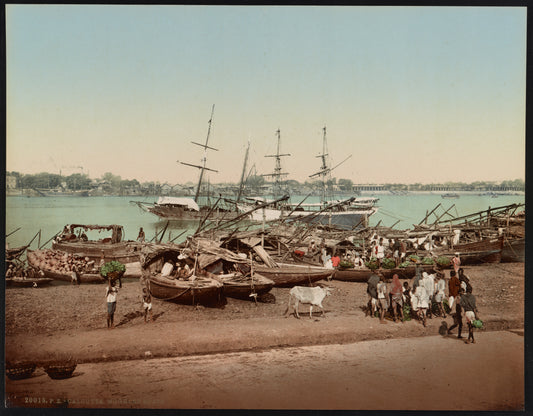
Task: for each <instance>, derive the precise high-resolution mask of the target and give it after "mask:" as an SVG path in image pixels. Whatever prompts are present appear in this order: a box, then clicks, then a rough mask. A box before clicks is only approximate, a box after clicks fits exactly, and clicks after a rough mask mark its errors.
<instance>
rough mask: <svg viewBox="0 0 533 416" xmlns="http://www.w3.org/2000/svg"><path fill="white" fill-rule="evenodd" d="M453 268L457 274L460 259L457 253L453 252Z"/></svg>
mask: <svg viewBox="0 0 533 416" xmlns="http://www.w3.org/2000/svg"><path fill="white" fill-rule="evenodd" d="M452 264H453V270H454V272H455V273H456V274H457V273H459V267H461V259H460V258H459V253H455V256H453V258H452Z"/></svg>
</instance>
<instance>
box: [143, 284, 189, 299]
mask: <svg viewBox="0 0 533 416" xmlns="http://www.w3.org/2000/svg"><path fill="white" fill-rule="evenodd" d="M191 289H192V288H190V287H188V288H187V289H185V290H184V291H183V292H181V293H179V294H178V295H176V296H171V297H169V298H158V297H156V296H154V295H153V293H152V287H151V282H150V279H148V291H149V292H150V295H152V296H154V297H155V298H156V299H160V300H171V299H177V298H179V297H180V296H182V295H184V294H185V293H187V292H188V291H189V290H191ZM193 296H194V294H193ZM193 302H194V297H193Z"/></svg>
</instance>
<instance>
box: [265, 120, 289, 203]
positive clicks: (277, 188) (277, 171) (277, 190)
mask: <svg viewBox="0 0 533 416" xmlns="http://www.w3.org/2000/svg"><path fill="white" fill-rule="evenodd" d="M276 134H277V136H278V145H277V150H276V154H275V155H265V157H275V158H276V165H275V168H274V173H266V174H264V175H262V176H272V177H273V178H274V190H273V194H274V195H273V197H274V199H277V198H279V197H280V195H281V193H282V192H281V184H282V181H281V177H282V176H286V175H288V173H286V172H282V169H281V157H282V156H290V153H280V143H281V133H280V130H279V129H277V130H276Z"/></svg>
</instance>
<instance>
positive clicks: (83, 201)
mask: <svg viewBox="0 0 533 416" xmlns="http://www.w3.org/2000/svg"><path fill="white" fill-rule="evenodd" d="M364 196H375V197H377V198H379V201H378V207H379V210H378V212H377V213H376V214H374V215H373V216H372V217H371V218H370V225H376V224H378V222H379V221H381V223H380V225H384V226H392V225H393V224H395V223H396V222H397V221H398V220H399V221H400V222H398V223H397V224H396V225H395V226H394V228H396V229H406V228H411V227H412V225H413V224H418V223H419V222H420V221H422V219H423V218H424V217H425V216H426V213H427V212H430V211H431V210H432V209H433V208H435V207H436V206H437V205H438V204H441V205H440V206H439V207H438V209H437V210H435V213H434V214H432V215H431V216H430V217H429V221H428V223H432V222H433V221H435V219H436V216H440V215H443V214H444V212H445V211H446V210H448V209H449V208H451V209H450V210H449V213H450V214H452V215H453V216H462V215H467V214H471V213H474V212H477V211H482V210H486V209H487V208H489V207H492V208H495V207H500V206H505V205H508V204H513V203H524V202H525V197H524V195H500V196H498V197H497V198H492V197H491V196H486V195H484V196H480V195H478V194H475V193H472V194H461V195H460V198H457V199H443V198H442V197H441V195H440V194H432V193H420V194H408V195H392V194H376V195H364ZM303 198H304V197H302V196H293V197H292V198H291V199H292V202H296V203H298V202H300V201H301V200H302V199H303ZM156 199H157V198H142V197H141V198H139V197H131V196H125V197H114V196H107V197H26V196H12V197H11V196H9V197H6V235H7V234H9V233H11V232H12V231H14V230H16V229H17V228H19V227H20V229H19V230H18V231H16V232H15V233H13V234H11V235H10V236H9V237H7V239H6V240H7V242H8V243H9V247H19V246H23V245H26V244H28V243H29V242H30V240H31V239H32V238H33V237H34V236H35V235H36V234H37V233H38V232H39V230H40V231H41V235H40V241H39V237H37V238H35V240H34V241H33V242H32V244H31V248H32V249H36V248H38V247H39V246H43V245H44V243H46V242H47V240H49V239H50V238H52V237H53V236H54V235H55V234H56V233H58V232H59V231H61V230H62V229H63V226H65V225H66V224H98V225H109V224H120V225H122V226H124V231H125V239H128V240H135V239H136V237H137V234H138V231H139V228H140V227H143V228H144V230H145V233H146V238H147V240H150V239H152V238H153V237H154V236H155V234H156V232H158V231H161V230H162V229H163V228H164V227H165V225H166V223H167V221H166V220H161V219H159V218H158V217H157V216H155V215H153V214H150V213H147V212H145V211H143V210H142V209H141V208H139V207H138V206H137V205H136V204H133V203H131V202H130V201H132V200H137V201H143V202H154V201H155V200H156ZM306 202H309V203H312V202H318V197H309V198H307V199H306ZM445 218H450V217H449V216H448V215H444V216H443V217H442V219H445ZM197 225H198V224H197V223H191V222H185V221H171V222H170V223H169V226H168V228H167V231H166V233H165V236H164V238H163V241H168V240H169V239H174V238H176V237H178V235H179V234H180V233H183V234H182V235H181V236H180V237H178V238H176V239H175V242H180V241H183V240H184V239H185V238H186V236H187V235H188V234H192V233H193V232H194V231H195V230H196V227H197ZM87 234H88V237H89V238H90V239H93V238H95V239H97V238H102V237H107V236H108V235H107V233H106V234H105V235H103V234H102V235H99V234H98V232H97V231H91V232H88V233H87ZM50 245H51V244H50V242H48V243H47V244H46V245H44V247H50Z"/></svg>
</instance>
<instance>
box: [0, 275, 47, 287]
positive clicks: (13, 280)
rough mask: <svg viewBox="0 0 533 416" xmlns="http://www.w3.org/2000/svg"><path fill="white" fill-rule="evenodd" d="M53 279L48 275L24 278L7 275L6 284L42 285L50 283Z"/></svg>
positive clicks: (18, 285)
mask: <svg viewBox="0 0 533 416" xmlns="http://www.w3.org/2000/svg"><path fill="white" fill-rule="evenodd" d="M52 281H53V279H50V278H46V277H38V278H24V277H6V286H8V287H42V286H45V285H48V284H50V283H51V282H52Z"/></svg>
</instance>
